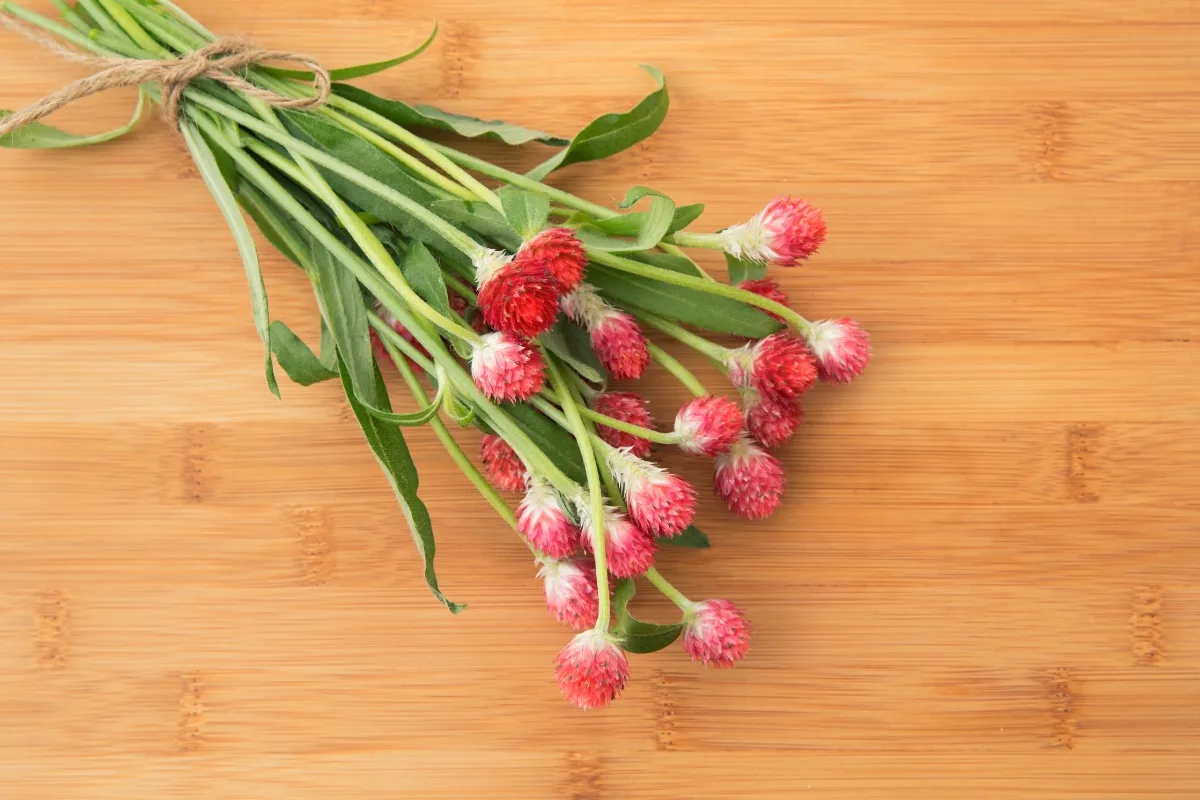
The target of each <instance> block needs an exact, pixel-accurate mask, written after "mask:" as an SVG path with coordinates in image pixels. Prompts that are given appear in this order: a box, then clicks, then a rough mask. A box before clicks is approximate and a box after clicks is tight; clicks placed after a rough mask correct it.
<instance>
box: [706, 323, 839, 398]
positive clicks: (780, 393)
mask: <svg viewBox="0 0 1200 800" xmlns="http://www.w3.org/2000/svg"><path fill="white" fill-rule="evenodd" d="M725 367H726V369H727V370H728V372H729V380H731V381H732V382H733V385H734V386H737V387H739V388H746V387H750V388H753V389H754V390H755V391H757V392H758V393H759V394H760V395H762V396H763V397H767V398H770V399H772V400H775V401H777V402H780V403H788V402H791V401H793V400H795V399H796V398H797V397H799V396H800V395H802V394H804V393H805V392H807V391H808V390H809V389H811V388H812V387H813V384H814V383H816V382H817V363H816V361H815V360H814V359H813V357H812V353H810V352H808V348H807V347H805V345H804V342H803V341H801V340H800V339H798V338H797V337H795V336H793V335H792V334H790V333H786V332H781V333H773V334H771V335H770V336H768V337H767V338H765V339H760V340H759V341H757V342H755V343H754V344H748V345H744V346H743V347H739V348H738V349H736V350H732V351H730V354H729V358H728V359H727V360H726V362H725Z"/></svg>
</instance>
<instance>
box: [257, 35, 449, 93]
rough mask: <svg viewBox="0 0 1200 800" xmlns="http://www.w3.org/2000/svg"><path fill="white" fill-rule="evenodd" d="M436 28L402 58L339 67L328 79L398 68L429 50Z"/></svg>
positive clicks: (295, 73) (301, 75)
mask: <svg viewBox="0 0 1200 800" xmlns="http://www.w3.org/2000/svg"><path fill="white" fill-rule="evenodd" d="M437 34H438V26H437V23H436V22H435V23H434V25H433V30H432V31H430V33H429V37H428V38H427V39H425V41H424V42H422V43H421V44H420V46H418V47H417V48H416V49H415V50H411V51H409V52H407V53H405V54H404V55H402V56H396V57H395V58H389V59H388V60H387V61H376V62H374V63H372V64H358V65H356V66H353V67H339V68H338V69H331V70H329V77H330V78H332V79H333V80H335V81H351V80H354V79H355V78H365V77H367V76H368V75H374V74H376V73H378V72H383V71H384V70H388V69H391V68H392V67H395V66H399V65H400V64H403V63H404V62H405V61H411V60H413V59H414V58H416V57H417V56H419V55H421V53H424V52H425V51H426V50H428V49H429V45H431V44H433V40H434V39H436V38H437ZM263 70H264V71H265V72H268V73H270V74H272V75H277V76H279V77H281V78H295V79H296V80H299V81H311V80H312V79H313V77H314V76H313V74H312V73H311V72H308V71H306V70H299V69H279V68H278V67H264V68H263Z"/></svg>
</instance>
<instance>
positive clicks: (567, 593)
mask: <svg viewBox="0 0 1200 800" xmlns="http://www.w3.org/2000/svg"><path fill="white" fill-rule="evenodd" d="M538 563H539V564H540V565H541V566H539V567H538V577H539V578H541V579H542V581H543V584H544V587H545V592H546V608H548V609H550V613H551V614H553V615H554V617H555V619H557V620H558V621H559V622H565V623H567V624H568V625H570V626H571V627H572V628H574V629H575V630H577V631H581V630H584V629H585V628H590V627H592V626H593V625H595V624H596V617H597V615H598V614H599V613H600V594H599V592H598V590H597V589H596V566H595V565H594V564H593V563H592V562H591V561H588V560H587V559H583V558H568V559H564V560H562V561H555V560H553V559H542V560H539V562H538Z"/></svg>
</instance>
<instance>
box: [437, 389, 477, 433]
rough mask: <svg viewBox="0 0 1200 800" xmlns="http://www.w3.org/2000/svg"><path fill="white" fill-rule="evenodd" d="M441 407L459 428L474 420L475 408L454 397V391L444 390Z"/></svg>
mask: <svg viewBox="0 0 1200 800" xmlns="http://www.w3.org/2000/svg"><path fill="white" fill-rule="evenodd" d="M442 407H443V408H444V409H445V411H446V414H447V416H449V417H450V419H452V420H454V422H455V423H456V424H457V425H458V427H460V428H465V427H467V426H468V425H470V424H471V423H472V422H474V421H475V409H473V408H471V407H470V406H468V405H467V404H466V403H463V402H462V401H461V400H459V399H458V398H457V397H455V396H454V392H446V397H445V399H444V400H443V401H442Z"/></svg>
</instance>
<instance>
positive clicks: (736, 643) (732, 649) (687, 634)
mask: <svg viewBox="0 0 1200 800" xmlns="http://www.w3.org/2000/svg"><path fill="white" fill-rule="evenodd" d="M683 646H684V648H685V649H686V650H687V651H688V655H690V656H691V657H692V661H699V662H701V663H702V664H704V665H705V666H714V667H732V666H733V665H734V664H736V663H737V662H739V661H741V660H742V658H743V657H744V656H745V655H746V651H747V650H749V649H750V623H748V622H747V621H746V617H745V615H743V614H742V610H741V609H740V608H738V607H737V606H735V605H734V604H733V603H731V602H729V601H728V600H705V601H704V602H702V603H696V604H695V605H694V606H693V607H692V609H691V611H690V612H689V614H688V618H687V622H686V623H685V626H684V629H683Z"/></svg>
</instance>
